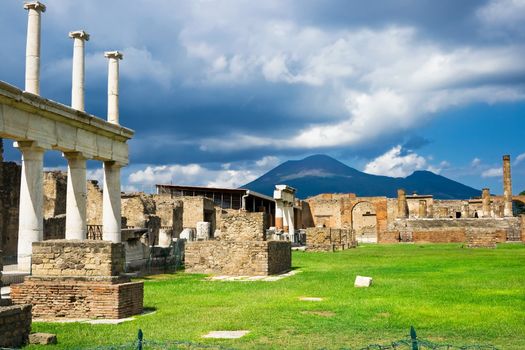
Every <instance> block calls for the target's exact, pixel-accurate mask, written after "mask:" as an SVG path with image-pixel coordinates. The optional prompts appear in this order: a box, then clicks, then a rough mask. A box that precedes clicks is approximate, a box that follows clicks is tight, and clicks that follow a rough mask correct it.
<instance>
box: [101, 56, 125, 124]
mask: <svg viewBox="0 0 525 350" xmlns="http://www.w3.org/2000/svg"><path fill="white" fill-rule="evenodd" d="M104 56H105V57H107V58H108V59H109V61H108V122H110V123H113V124H117V125H118V124H119V107H118V96H119V60H121V59H122V58H123V57H124V56H123V55H122V53H120V52H118V51H108V52H105V53H104Z"/></svg>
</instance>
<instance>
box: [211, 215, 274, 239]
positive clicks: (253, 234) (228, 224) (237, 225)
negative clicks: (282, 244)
mask: <svg viewBox="0 0 525 350" xmlns="http://www.w3.org/2000/svg"><path fill="white" fill-rule="evenodd" d="M265 220H266V214H265V213H250V212H246V211H244V212H243V211H240V212H238V213H236V214H228V215H223V217H222V226H221V235H220V237H217V239H219V240H222V241H241V242H242V241H264V240H265V225H266V222H265Z"/></svg>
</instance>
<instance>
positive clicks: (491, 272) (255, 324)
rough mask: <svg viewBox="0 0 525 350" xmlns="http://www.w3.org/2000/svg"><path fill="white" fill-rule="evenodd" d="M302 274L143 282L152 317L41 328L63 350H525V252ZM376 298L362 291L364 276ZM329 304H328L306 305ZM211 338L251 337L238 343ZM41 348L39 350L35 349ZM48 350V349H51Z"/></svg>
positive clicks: (417, 255) (470, 252) (428, 254)
mask: <svg viewBox="0 0 525 350" xmlns="http://www.w3.org/2000/svg"><path fill="white" fill-rule="evenodd" d="M293 266H294V268H296V269H299V271H300V272H299V273H298V274H296V275H294V276H292V277H288V278H285V279H283V280H280V281H277V282H210V281H203V277H204V276H203V275H188V274H184V273H177V274H173V275H163V276H152V277H151V278H149V279H146V280H145V291H144V306H145V307H148V308H154V309H156V312H155V313H154V314H150V315H144V316H140V317H138V318H137V319H136V320H135V321H132V322H126V323H123V324H120V325H88V324H78V323H69V324H56V323H34V324H33V331H38V332H50V333H56V334H57V335H58V340H59V345H58V346H57V347H59V348H67V349H71V348H85V347H96V346H100V345H118V344H123V343H128V342H131V341H133V339H134V338H135V337H136V333H137V330H138V329H139V328H141V329H142V330H143V331H144V334H145V338H146V339H155V340H188V341H192V342H199V343H203V344H217V345H222V346H226V347H233V348H239V349H319V348H327V349H339V348H341V347H352V348H359V347H360V346H361V347H362V346H365V345H368V344H371V343H383V344H384V343H389V342H391V341H394V340H398V339H402V338H404V337H405V336H406V335H407V334H408V331H409V328H410V326H411V325H414V327H415V328H416V330H417V332H418V336H419V337H421V338H425V339H429V340H432V341H436V342H448V343H452V344H456V345H469V344H493V345H496V346H497V347H498V348H500V349H525V246H523V245H521V244H500V245H499V246H498V248H497V249H465V248H462V246H461V245H455V244H442V245H364V246H360V247H358V248H357V249H352V250H347V251H344V252H337V253H304V252H294V254H293ZM358 274H360V275H364V276H371V277H373V278H374V283H373V286H372V287H371V288H360V289H358V288H354V287H353V283H354V279H355V276H356V275H358ZM302 296H308V297H321V298H323V299H324V300H323V301H321V302H306V301H300V300H299V297H302ZM212 330H250V331H251V333H250V334H249V335H247V336H245V337H243V338H241V339H236V340H206V339H203V338H201V336H202V335H204V334H205V333H207V332H209V331H212ZM34 348H36V347H34ZM46 349H50V347H46Z"/></svg>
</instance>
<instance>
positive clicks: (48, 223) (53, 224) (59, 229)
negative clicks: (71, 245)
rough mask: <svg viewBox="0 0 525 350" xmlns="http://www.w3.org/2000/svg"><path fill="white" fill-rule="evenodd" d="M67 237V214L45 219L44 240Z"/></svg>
mask: <svg viewBox="0 0 525 350" xmlns="http://www.w3.org/2000/svg"><path fill="white" fill-rule="evenodd" d="M64 238H66V214H60V215H57V216H55V217H51V218H46V219H44V240H50V239H64Z"/></svg>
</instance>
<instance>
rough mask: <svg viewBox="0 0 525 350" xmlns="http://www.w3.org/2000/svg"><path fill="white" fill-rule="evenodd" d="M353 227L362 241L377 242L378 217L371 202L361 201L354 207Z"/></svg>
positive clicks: (358, 239) (359, 240) (358, 238)
mask: <svg viewBox="0 0 525 350" xmlns="http://www.w3.org/2000/svg"><path fill="white" fill-rule="evenodd" d="M352 229H353V230H354V232H355V236H356V239H357V241H358V242H360V243H377V217H376V211H375V207H374V205H373V204H372V203H370V202H359V203H357V204H356V205H354V207H353V208H352Z"/></svg>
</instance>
